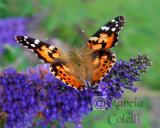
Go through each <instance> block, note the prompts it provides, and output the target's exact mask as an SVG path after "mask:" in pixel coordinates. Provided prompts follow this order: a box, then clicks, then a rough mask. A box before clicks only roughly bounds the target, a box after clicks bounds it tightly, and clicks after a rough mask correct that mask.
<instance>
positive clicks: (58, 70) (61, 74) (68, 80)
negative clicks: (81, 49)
mask: <svg viewBox="0 0 160 128" xmlns="http://www.w3.org/2000/svg"><path fill="white" fill-rule="evenodd" d="M50 70H51V72H52V74H53V75H54V76H55V77H56V78H57V79H60V80H61V81H62V82H63V83H65V84H66V85H68V86H71V87H73V88H75V89H76V90H79V91H80V90H83V89H85V87H86V85H85V83H84V81H81V80H80V79H78V78H77V77H76V76H75V75H74V74H72V73H71V66H68V65H66V64H65V62H57V63H53V64H51V65H50Z"/></svg>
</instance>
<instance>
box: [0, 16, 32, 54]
mask: <svg viewBox="0 0 160 128" xmlns="http://www.w3.org/2000/svg"><path fill="white" fill-rule="evenodd" d="M29 21H30V19H27V18H23V17H11V18H6V19H0V53H3V46H4V45H5V44H11V45H15V44H16V43H15V39H14V36H15V35H17V34H19V33H21V34H22V35H26V34H27V24H28V22H29Z"/></svg>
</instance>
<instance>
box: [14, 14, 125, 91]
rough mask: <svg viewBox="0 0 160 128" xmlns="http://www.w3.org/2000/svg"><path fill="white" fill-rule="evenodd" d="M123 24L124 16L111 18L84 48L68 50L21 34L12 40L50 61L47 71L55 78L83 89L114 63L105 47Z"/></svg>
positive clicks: (107, 71) (110, 53)
mask: <svg viewBox="0 0 160 128" xmlns="http://www.w3.org/2000/svg"><path fill="white" fill-rule="evenodd" d="M124 23H125V18H124V17H123V16H118V17H116V18H114V19H113V20H112V21H110V22H108V23H107V24H105V25H104V26H102V27H101V28H100V29H99V30H98V31H97V32H96V33H95V34H94V35H93V36H92V37H90V38H89V40H88V42H87V43H86V45H85V46H84V47H82V48H81V49H78V50H73V49H71V50H70V51H69V52H68V53H63V52H62V51H61V50H60V49H58V48H56V47H55V46H53V45H50V44H47V43H45V42H44V41H40V40H38V39H34V38H30V37H26V36H20V35H17V36H16V37H15V39H16V41H17V42H18V43H20V44H22V45H23V46H25V47H27V48H29V49H31V50H32V51H33V52H34V53H35V54H36V55H37V56H38V57H39V58H40V59H42V60H43V61H44V62H45V63H50V70H51V72H52V74H54V76H55V77H56V78H58V79H60V80H61V81H62V82H64V83H65V84H67V85H69V86H71V87H73V88H75V89H76V90H83V89H85V88H87V87H86V84H87V83H89V85H90V86H94V85H96V84H98V83H99V82H100V80H101V79H102V78H103V77H104V76H105V75H106V74H107V73H109V71H110V69H111V68H112V66H113V65H114V64H115V62H116V56H115V54H114V53H113V52H111V51H110V50H108V49H110V48H111V47H114V46H115V45H116V44H117V42H118V34H119V31H120V30H121V29H122V27H123V26H124Z"/></svg>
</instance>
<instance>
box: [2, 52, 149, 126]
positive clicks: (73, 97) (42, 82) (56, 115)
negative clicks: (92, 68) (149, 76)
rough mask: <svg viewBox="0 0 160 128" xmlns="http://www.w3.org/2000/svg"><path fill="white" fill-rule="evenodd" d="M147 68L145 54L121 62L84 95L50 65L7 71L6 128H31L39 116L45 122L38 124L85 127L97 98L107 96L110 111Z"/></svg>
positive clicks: (4, 84)
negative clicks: (71, 124)
mask: <svg viewBox="0 0 160 128" xmlns="http://www.w3.org/2000/svg"><path fill="white" fill-rule="evenodd" d="M147 66H150V61H149V59H148V58H147V57H146V56H141V55H139V56H137V57H135V58H132V59H130V61H129V62H125V61H119V62H117V63H116V64H115V66H114V67H113V68H112V70H111V72H110V74H109V75H107V76H106V77H105V78H104V79H103V81H102V82H101V83H100V84H99V85H98V87H97V88H88V89H87V90H84V91H81V92H79V91H76V90H75V89H73V88H71V87H68V86H65V85H64V84H63V83H62V82H61V81H60V80H57V79H55V78H54V77H53V76H52V75H51V74H50V72H49V67H48V65H40V66H37V67H36V68H29V69H28V70H27V71H26V72H23V73H18V72H17V71H16V70H14V69H12V68H9V69H7V70H4V71H2V72H1V73H0V97H1V98H0V111H2V112H4V113H6V114H7V117H6V128H14V127H15V128H17V127H18V128H24V127H30V126H32V125H33V124H34V123H33V119H34V118H35V117H37V116H39V115H40V117H41V119H42V120H41V121H39V122H37V124H36V125H38V124H44V123H43V122H50V121H53V120H58V121H59V122H60V125H61V127H62V128H63V127H64V125H65V122H74V123H75V127H76V128H82V125H81V121H82V119H83V117H84V116H85V115H87V114H88V113H90V112H91V111H93V110H94V108H93V106H92V105H93V104H92V98H93V97H94V96H103V97H105V98H106V99H107V101H108V102H107V106H106V108H105V109H109V108H110V107H111V106H112V101H113V100H114V99H118V98H121V96H122V94H123V92H124V89H129V90H131V91H133V92H135V91H136V88H135V87H134V86H133V82H135V81H138V80H139V76H140V75H141V73H144V72H145V71H146V67H147Z"/></svg>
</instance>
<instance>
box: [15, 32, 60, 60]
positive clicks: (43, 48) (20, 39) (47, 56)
mask: <svg viewBox="0 0 160 128" xmlns="http://www.w3.org/2000/svg"><path fill="white" fill-rule="evenodd" d="M15 39H16V41H17V43H19V44H21V45H23V46H24V47H27V48H28V49H31V50H32V51H33V52H34V53H35V54H36V55H37V56H38V57H39V58H40V59H41V60H43V61H44V62H45V63H53V62H54V61H55V59H57V58H59V57H60V56H61V51H60V50H59V49H57V48H56V47H54V46H53V45H50V44H47V43H45V42H43V41H40V40H38V39H34V38H31V37H26V36H20V35H18V36H16V37H15Z"/></svg>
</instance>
